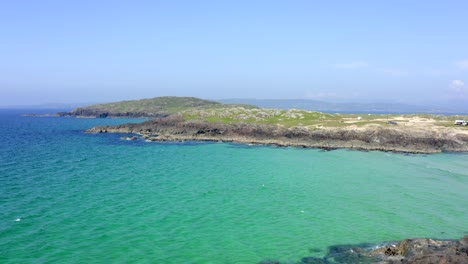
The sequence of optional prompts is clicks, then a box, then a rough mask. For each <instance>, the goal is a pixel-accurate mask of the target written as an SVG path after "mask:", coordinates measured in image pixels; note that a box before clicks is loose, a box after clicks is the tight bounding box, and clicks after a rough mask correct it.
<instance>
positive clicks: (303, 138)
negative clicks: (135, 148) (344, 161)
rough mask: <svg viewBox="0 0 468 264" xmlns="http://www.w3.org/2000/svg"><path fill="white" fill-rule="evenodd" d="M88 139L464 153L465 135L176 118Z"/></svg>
mask: <svg viewBox="0 0 468 264" xmlns="http://www.w3.org/2000/svg"><path fill="white" fill-rule="evenodd" d="M86 132H88V133H131V134H138V135H140V136H141V137H142V138H143V139H145V140H148V141H223V142H234V143H242V144H264V145H274V146H294V147H303V148H321V149H338V148H349V149H357V150H378V151H391V152H403V153H439V152H466V151H468V134H467V133H461V132H457V131H455V132H454V131H453V130H450V129H446V130H444V129H440V130H415V129H404V128H400V127H397V126H380V125H377V126H372V127H361V128H353V127H335V128H323V129H316V130H310V129H306V128H304V127H290V128H286V127H282V126H275V125H266V124H253V123H228V124H220V123H210V122H206V121H186V120H185V119H184V118H183V116H181V115H171V116H168V117H163V118H156V119H154V120H150V121H147V122H144V123H140V124H126V125H120V126H103V127H94V128H91V129H89V130H87V131H86Z"/></svg>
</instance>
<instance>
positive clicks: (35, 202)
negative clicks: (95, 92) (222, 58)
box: [0, 109, 468, 263]
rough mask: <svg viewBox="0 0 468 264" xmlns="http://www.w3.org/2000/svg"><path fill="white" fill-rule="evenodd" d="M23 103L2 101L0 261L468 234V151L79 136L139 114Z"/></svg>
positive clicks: (290, 252)
mask: <svg viewBox="0 0 468 264" xmlns="http://www.w3.org/2000/svg"><path fill="white" fill-rule="evenodd" d="M22 111H23V112H24V111H25V110H8V109H2V110H0V131H1V136H0V263H259V262H261V261H265V260H277V261H282V263H300V261H301V259H302V258H304V257H308V256H314V257H323V256H324V255H326V254H327V251H328V249H329V247H331V246H334V245H343V244H360V243H371V244H375V245H378V244H379V243H382V242H385V241H395V240H400V239H404V238H409V237H432V238H444V239H458V238H460V237H462V236H464V235H466V234H468V232H467V231H468V155H467V154H435V155H403V154H395V153H384V152H362V151H350V150H335V151H321V150H316V149H298V148H277V147H265V146H246V145H236V144H226V143H197V142H185V143H155V142H150V143H149V142H144V141H142V140H137V141H125V140H121V137H122V136H123V135H115V134H97V135H90V134H85V133H83V131H84V130H85V129H88V128H91V127H93V126H97V125H114V124H121V123H127V122H141V120H135V119H134V120H125V119H76V118H57V117H23V116H20V114H21V112H22ZM30 112H32V111H30ZM36 112H37V111H36Z"/></svg>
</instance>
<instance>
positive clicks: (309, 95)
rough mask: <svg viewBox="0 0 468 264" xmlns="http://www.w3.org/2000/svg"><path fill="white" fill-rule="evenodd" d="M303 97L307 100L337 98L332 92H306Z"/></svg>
mask: <svg viewBox="0 0 468 264" xmlns="http://www.w3.org/2000/svg"><path fill="white" fill-rule="evenodd" d="M305 97H306V98H309V99H323V98H337V97H338V95H337V94H336V93H334V92H321V91H318V92H315V91H307V92H306V94H305Z"/></svg>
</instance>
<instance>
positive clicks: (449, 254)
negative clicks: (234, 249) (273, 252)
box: [259, 236, 468, 264]
mask: <svg viewBox="0 0 468 264" xmlns="http://www.w3.org/2000/svg"><path fill="white" fill-rule="evenodd" d="M296 263H303V264H335V263H340V264H341V263H346V264H358V263H379V264H397V263H403V264H449V263H450V264H464V263H468V236H465V237H463V238H462V239H460V240H436V239H430V238H415V239H405V240H402V241H399V242H388V243H384V244H382V245H380V246H377V247H376V246H375V245H371V244H359V245H334V246H330V247H329V248H328V252H327V255H326V256H325V257H323V258H317V257H304V258H302V259H301V260H300V261H299V262H296ZM259 264H281V262H280V261H275V260H265V261H261V262H260V263H259Z"/></svg>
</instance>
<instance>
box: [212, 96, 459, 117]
mask: <svg viewBox="0 0 468 264" xmlns="http://www.w3.org/2000/svg"><path fill="white" fill-rule="evenodd" d="M217 101H218V102H222V103H228V104H249V105H255V106H258V107H260V108H273V109H301V110H309V111H318V112H326V113H355V114H361V113H371V114H378V113H382V114H383V113H389V114H417V113H428V114H466V113H468V107H465V108H461V107H457V108H452V107H432V106H418V105H409V104H399V103H336V102H335V103H332V102H324V101H317V100H308V99H221V100H217Z"/></svg>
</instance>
